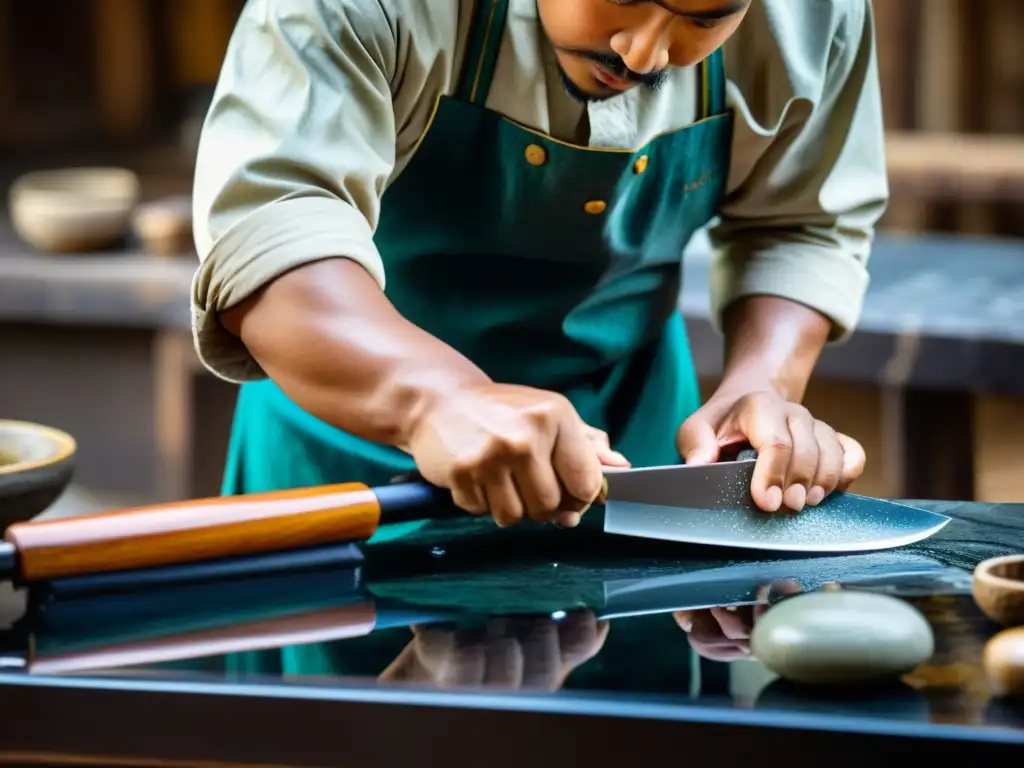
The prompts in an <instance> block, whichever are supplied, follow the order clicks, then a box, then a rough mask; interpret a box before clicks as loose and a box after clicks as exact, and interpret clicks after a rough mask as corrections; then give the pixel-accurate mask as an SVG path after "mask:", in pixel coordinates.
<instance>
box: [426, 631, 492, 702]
mask: <svg viewBox="0 0 1024 768" xmlns="http://www.w3.org/2000/svg"><path fill="white" fill-rule="evenodd" d="M414 632H415V637H416V640H415V643H416V657H417V660H418V661H419V664H420V667H421V668H422V669H423V670H424V671H425V672H427V674H429V675H430V681H431V682H433V683H434V684H435V685H438V686H440V687H442V688H450V687H456V686H464V685H473V686H476V685H480V684H481V683H482V682H483V679H484V669H485V657H484V652H483V648H482V646H481V645H480V643H478V642H475V641H473V640H472V639H471V638H468V637H466V636H465V635H464V634H462V633H459V632H456V631H454V630H452V629H447V628H442V627H430V626H426V627H417V628H416V630H414Z"/></svg>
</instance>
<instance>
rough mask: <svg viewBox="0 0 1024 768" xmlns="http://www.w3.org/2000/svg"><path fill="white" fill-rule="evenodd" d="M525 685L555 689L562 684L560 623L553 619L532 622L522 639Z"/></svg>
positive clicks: (548, 689) (542, 688) (525, 686)
mask: <svg viewBox="0 0 1024 768" xmlns="http://www.w3.org/2000/svg"><path fill="white" fill-rule="evenodd" d="M521 643H522V647H523V687H524V688H537V689H541V690H546V691H550V690H554V689H556V688H558V687H559V686H560V685H561V684H562V674H561V673H562V657H561V650H560V646H559V642H558V625H557V624H556V623H555V622H553V621H551V620H544V621H539V622H536V623H534V624H532V625H531V626H530V627H529V628H528V629H527V631H526V633H525V635H524V636H523V637H522V639H521Z"/></svg>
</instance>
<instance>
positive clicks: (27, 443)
mask: <svg viewBox="0 0 1024 768" xmlns="http://www.w3.org/2000/svg"><path fill="white" fill-rule="evenodd" d="M75 451H76V446H75V439H74V438H73V437H71V435H69V434H67V433H65V432H61V431H60V430H59V429H53V428H52V427H44V426H42V425H40V424H30V423H29V422H25V421H2V420H0V533H2V531H3V530H4V529H6V528H7V527H8V526H10V525H13V524H14V523H20V522H24V521H25V520H29V519H31V518H33V517H35V516H36V515H38V514H39V513H40V512H43V511H44V510H45V509H46V508H47V507H49V506H50V505H51V504H52V503H53V502H54V501H56V500H57V497H58V496H60V495H61V493H63V492H64V489H65V488H67V486H68V483H70V482H71V475H72V474H73V473H74V465H75Z"/></svg>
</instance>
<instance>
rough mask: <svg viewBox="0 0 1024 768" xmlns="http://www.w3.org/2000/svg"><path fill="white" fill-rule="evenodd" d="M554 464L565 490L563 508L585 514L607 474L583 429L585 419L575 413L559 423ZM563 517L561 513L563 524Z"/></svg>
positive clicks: (552, 455) (563, 509)
mask: <svg viewBox="0 0 1024 768" xmlns="http://www.w3.org/2000/svg"><path fill="white" fill-rule="evenodd" d="M551 465H552V467H553V468H554V470H555V474H556V475H557V476H558V479H559V481H560V484H561V486H562V488H563V490H564V494H563V497H562V504H561V510H562V511H563V512H568V513H576V514H577V515H582V514H583V513H584V512H586V510H587V509H589V507H590V505H591V504H592V503H593V502H594V500H595V499H596V498H597V496H598V494H599V493H600V492H601V484H602V482H603V480H604V476H603V474H602V473H601V462H600V461H598V459H597V454H596V452H595V451H594V448H593V446H592V445H591V443H590V441H589V440H588V439H587V438H586V435H585V433H584V431H583V423H582V422H581V421H580V420H579V418H578V417H576V416H575V414H573V416H572V417H571V418H566V419H565V420H564V421H563V423H562V424H561V425H560V426H559V430H558V436H557V437H556V438H555V446H554V450H553V451H552V453H551ZM562 517H563V516H561V515H560V516H559V523H560V524H561V523H562V519H561V518H562ZM577 522H578V521H577ZM569 527H572V526H569Z"/></svg>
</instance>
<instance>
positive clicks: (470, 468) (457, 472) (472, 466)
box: [448, 456, 480, 485]
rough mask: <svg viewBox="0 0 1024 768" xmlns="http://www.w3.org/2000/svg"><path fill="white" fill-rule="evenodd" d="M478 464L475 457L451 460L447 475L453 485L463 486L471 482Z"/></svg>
mask: <svg viewBox="0 0 1024 768" xmlns="http://www.w3.org/2000/svg"><path fill="white" fill-rule="evenodd" d="M479 467H480V462H479V460H478V459H477V457H476V456H459V457H456V458H455V459H453V460H452V462H451V464H450V465H449V470H448V474H449V477H450V478H451V481H452V484H453V485H464V484H468V483H470V482H472V481H473V480H474V478H475V476H476V474H477V472H478V470H479Z"/></svg>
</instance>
